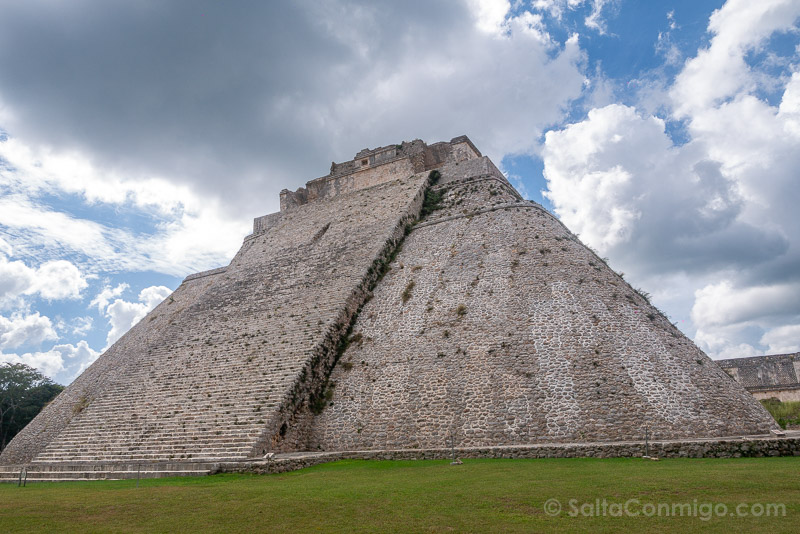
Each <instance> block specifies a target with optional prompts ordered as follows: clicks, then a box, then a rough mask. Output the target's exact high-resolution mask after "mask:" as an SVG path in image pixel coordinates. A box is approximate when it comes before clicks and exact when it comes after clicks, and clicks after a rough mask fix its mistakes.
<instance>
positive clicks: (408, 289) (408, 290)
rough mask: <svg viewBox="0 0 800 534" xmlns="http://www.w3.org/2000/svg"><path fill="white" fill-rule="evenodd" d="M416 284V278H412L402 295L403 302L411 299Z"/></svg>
mask: <svg viewBox="0 0 800 534" xmlns="http://www.w3.org/2000/svg"><path fill="white" fill-rule="evenodd" d="M415 285H416V284H415V282H414V280H411V281H410V282H409V283H408V285H407V286H406V288H405V289H404V290H403V294H402V295H401V298H402V299H403V304H405V303H406V302H408V301H409V300H410V299H411V292H412V291H413V290H414V286H415Z"/></svg>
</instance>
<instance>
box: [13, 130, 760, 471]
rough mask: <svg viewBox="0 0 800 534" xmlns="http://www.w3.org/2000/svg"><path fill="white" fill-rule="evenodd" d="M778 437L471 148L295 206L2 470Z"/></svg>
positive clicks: (461, 146)
mask: <svg viewBox="0 0 800 534" xmlns="http://www.w3.org/2000/svg"><path fill="white" fill-rule="evenodd" d="M645 428H647V429H648V432H649V433H650V435H651V436H655V437H658V438H660V439H685V438H696V437H719V436H732V435H743V434H761V433H769V431H770V430H771V429H775V428H776V425H775V422H774V421H773V420H772V418H771V417H770V416H769V415H768V414H767V412H766V411H765V410H764V409H763V408H762V407H761V405H760V404H759V403H758V402H756V401H755V400H754V399H753V397H752V396H751V395H750V394H749V393H747V392H746V391H745V390H744V389H743V388H742V387H741V386H740V385H739V384H737V383H736V382H735V381H733V380H731V379H730V377H728V376H727V375H726V374H725V373H724V372H723V371H722V370H721V369H720V368H719V367H718V366H717V365H716V364H714V363H713V362H712V361H711V360H710V359H709V358H708V357H707V356H706V355H705V354H703V353H702V352H701V351H700V350H699V349H698V348H697V347H696V346H695V345H694V344H693V343H692V342H691V341H690V340H689V339H687V338H686V337H685V336H684V335H683V334H682V333H681V332H680V331H679V330H678V329H677V328H675V326H673V325H672V324H671V323H670V322H669V321H668V320H667V319H666V318H665V317H664V316H663V315H662V314H661V313H660V312H659V311H658V310H657V309H656V308H654V307H653V306H652V305H650V303H649V302H648V301H647V299H646V298H645V297H644V296H643V295H641V294H639V293H637V291H635V290H634V289H632V288H631V286H629V285H628V284H627V283H626V282H625V280H623V279H622V278H621V277H620V276H619V275H617V274H616V273H615V272H614V271H613V270H611V269H610V268H609V267H608V266H606V265H605V263H604V262H603V261H602V260H601V259H600V258H598V257H597V256H596V255H595V254H594V253H593V252H592V251H591V250H590V249H588V248H587V247H586V246H584V245H583V244H582V243H581V242H580V241H579V240H578V239H577V237H576V236H575V235H573V234H572V233H571V232H570V231H569V230H568V229H567V228H566V227H564V225H563V224H561V223H560V222H559V221H558V220H557V219H556V218H555V217H553V216H552V215H551V214H550V213H548V212H547V211H546V210H544V209H543V208H542V207H541V206H539V205H538V204H536V203H534V202H531V201H526V200H523V199H522V197H521V196H520V195H519V194H518V193H517V191H516V190H515V189H514V188H513V187H512V186H511V185H510V184H509V182H508V181H507V180H506V179H505V177H504V176H503V174H502V173H500V172H499V171H498V170H497V168H496V167H495V166H494V165H493V164H492V162H491V161H490V160H489V159H488V158H486V157H482V156H481V153H480V152H479V151H478V149H477V148H475V146H474V145H473V144H472V142H470V140H469V139H468V138H467V137H465V136H462V137H457V138H455V139H453V140H451V141H450V142H449V143H447V142H444V143H435V144H431V145H427V144H425V143H424V142H422V141H419V140H416V141H413V142H410V143H405V142H404V143H402V144H400V145H390V146H386V147H382V148H379V149H375V150H363V151H361V152H359V153H358V154H357V155H356V157H355V158H354V159H353V160H351V161H348V162H345V163H341V164H336V163H334V164H332V166H331V172H330V174H329V175H327V176H324V177H322V178H319V179H316V180H312V181H310V182H308V183H307V184H306V187H305V188H300V189H298V190H297V191H295V192H290V191H286V190H284V191H283V192H281V211H280V212H278V213H273V214H271V215H266V216H264V217H259V218H257V219H256V220H255V221H254V228H253V233H252V235H249V236H247V237H246V238H245V239H244V243H243V245H242V248H241V250H240V251H239V252H238V254H237V255H236V256H235V257H234V258H233V260H232V261H231V263H230V265H228V266H227V267H222V268H219V269H214V270H212V271H207V272H203V273H198V274H194V275H191V276H189V277H187V278H186V280H184V282H183V283H182V284H181V285H180V287H178V289H177V290H175V292H174V293H173V294H172V295H171V296H170V297H168V298H167V299H166V300H165V301H164V302H163V303H161V304H160V305H159V306H158V307H156V308H155V309H154V310H153V311H152V312H150V314H149V315H148V316H147V317H145V318H144V319H143V320H142V321H141V322H140V323H139V324H137V325H136V326H135V327H134V328H132V329H131V330H130V331H129V332H128V333H127V334H126V335H125V336H123V337H122V338H121V339H120V340H119V341H118V342H117V343H115V344H114V345H113V346H112V347H111V348H110V349H109V350H108V351H106V352H105V353H104V354H103V355H102V356H101V357H100V358H99V359H98V360H97V361H96V362H95V363H94V364H92V365H91V366H90V367H89V368H88V369H87V370H86V371H85V372H84V373H83V374H82V375H81V376H80V377H78V378H77V379H76V380H75V381H74V382H73V383H72V384H71V385H70V386H69V387H68V388H66V389H65V390H64V392H63V393H62V394H61V395H60V396H58V397H57V398H56V399H55V400H54V401H53V402H52V403H51V404H50V405H49V406H48V407H47V408H46V409H45V410H43V411H42V413H41V414H40V415H39V416H38V417H37V418H36V419H35V420H34V421H33V422H31V424H30V425H28V427H27V428H25V429H24V430H23V431H22V432H21V433H20V434H19V435H18V436H17V437H16V438H15V439H14V440H13V441H12V442H11V443H10V444H9V445H8V447H7V448H6V449H5V450H4V451H3V453H2V455H0V464H4V465H10V464H16V465H19V464H30V465H59V464H64V465H72V464H75V463H86V462H172V463H175V464H179V463H182V462H183V463H191V462H219V461H240V460H245V459H248V458H255V457H261V456H262V455H263V454H264V453H266V452H290V451H303V450H327V451H336V450H366V449H397V448H400V449H417V448H419V449H425V448H440V447H444V446H448V445H450V444H454V445H455V446H497V445H515V444H531V443H563V442H580V441H620V440H631V439H641V438H642V437H643V435H644V432H645Z"/></svg>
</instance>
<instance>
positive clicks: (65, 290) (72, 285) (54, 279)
mask: <svg viewBox="0 0 800 534" xmlns="http://www.w3.org/2000/svg"><path fill="white" fill-rule="evenodd" d="M87 285H88V284H87V283H86V280H85V279H84V277H83V275H82V274H81V272H80V271H79V270H78V268H77V267H75V266H74V265H73V264H71V263H70V262H68V261H65V260H57V261H49V262H47V263H44V264H42V265H41V266H40V267H39V268H38V269H37V270H36V281H35V284H34V289H33V291H36V292H37V293H39V294H40V295H41V296H42V298H45V299H48V300H59V299H77V298H79V297H80V295H81V291H83V290H84V289H85V288H86V286H87Z"/></svg>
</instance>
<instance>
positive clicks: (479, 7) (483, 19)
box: [467, 0, 511, 33]
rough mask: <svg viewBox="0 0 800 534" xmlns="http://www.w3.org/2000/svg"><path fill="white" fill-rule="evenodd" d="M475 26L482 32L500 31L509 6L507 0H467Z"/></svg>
mask: <svg viewBox="0 0 800 534" xmlns="http://www.w3.org/2000/svg"><path fill="white" fill-rule="evenodd" d="M467 2H468V4H469V7H470V10H471V11H472V15H473V17H475V25H476V26H477V27H478V28H479V29H480V30H481V31H483V32H486V33H498V32H500V31H501V29H502V26H503V23H504V22H505V19H506V15H507V14H508V10H509V9H511V4H510V3H509V1H508V0H467Z"/></svg>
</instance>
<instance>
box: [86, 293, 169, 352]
mask: <svg viewBox="0 0 800 534" xmlns="http://www.w3.org/2000/svg"><path fill="white" fill-rule="evenodd" d="M119 287H120V286H118V288H119ZM112 292H113V291H112ZM171 293H172V290H171V289H169V288H168V287H164V286H151V287H146V288H144V289H143V290H142V291H141V292H140V293H139V299H138V300H139V301H138V302H130V301H126V300H123V299H120V298H118V299H115V300H114V302H112V303H111V304H107V305H106V306H105V309H104V310H103V313H104V315H105V316H106V317H107V318H108V322H109V324H110V325H111V330H110V331H109V332H108V336H107V338H106V347H110V346H111V345H112V344H113V343H114V342H115V341H117V340H118V339H119V338H120V337H122V335H123V334H124V333H125V332H127V331H128V330H129V329H130V328H131V327H132V326H133V325H135V324H136V323H137V322H139V321H140V320H141V319H142V318H143V317H144V316H145V315H147V312H149V311H150V310H152V309H153V308H155V307H156V306H157V305H158V304H159V303H160V302H161V301H163V300H164V299H165V298H167V297H168V296H169V295H170V294H171ZM107 295H108V294H107ZM95 301H97V302H95ZM95 301H92V303H93V304H97V305H98V306H100V303H101V302H103V301H102V300H99V297H98V299H95Z"/></svg>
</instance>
